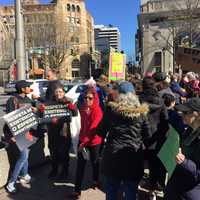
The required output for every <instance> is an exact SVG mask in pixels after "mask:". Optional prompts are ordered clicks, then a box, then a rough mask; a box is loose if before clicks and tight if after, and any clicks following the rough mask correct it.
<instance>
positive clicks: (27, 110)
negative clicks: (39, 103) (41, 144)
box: [3, 106, 38, 150]
mask: <svg viewBox="0 0 200 200" xmlns="http://www.w3.org/2000/svg"><path fill="white" fill-rule="evenodd" d="M3 119H4V120H5V122H6V123H7V125H8V127H9V129H10V131H11V133H12V134H13V136H14V137H15V139H16V144H17V146H18V148H19V149H20V150H23V149H24V148H28V147H30V146H31V145H32V144H34V143H35V142H36V141H37V138H36V137H34V136H32V135H31V133H30V132H29V131H30V129H32V128H33V129H35V128H37V125H38V120H37V118H36V116H35V114H34V113H33V111H32V108H31V106H24V107H22V108H20V109H17V110H15V111H13V112H10V113H8V114H7V115H5V116H4V117H3Z"/></svg>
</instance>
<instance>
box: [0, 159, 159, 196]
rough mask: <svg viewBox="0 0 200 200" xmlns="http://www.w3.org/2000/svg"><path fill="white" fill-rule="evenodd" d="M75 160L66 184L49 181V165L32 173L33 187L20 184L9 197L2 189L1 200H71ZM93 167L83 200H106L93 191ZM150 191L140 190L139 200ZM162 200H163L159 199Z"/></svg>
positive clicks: (85, 180)
mask: <svg viewBox="0 0 200 200" xmlns="http://www.w3.org/2000/svg"><path fill="white" fill-rule="evenodd" d="M75 163H76V161H75V159H74V158H72V159H71V164H70V170H69V177H68V180H67V181H66V182H65V183H61V182H53V181H51V180H49V179H48V173H49V171H50V166H49V164H46V165H44V166H41V167H39V168H37V169H33V170H32V171H31V176H32V177H34V180H33V182H32V183H31V185H23V186H22V185H20V184H18V189H19V191H20V192H19V193H17V194H15V195H9V194H8V193H7V192H6V191H5V189H4V188H2V189H0V199H1V200H71V199H70V198H69V197H68V195H69V194H70V193H71V192H72V191H73V188H74V184H73V183H74V176H75ZM91 183H92V182H91V166H90V165H89V164H88V165H87V166H86V173H85V177H84V181H83V192H82V195H81V200H105V194H104V193H103V192H102V191H100V190H94V189H91V188H90V186H91ZM147 199H148V191H147V190H140V191H139V198H138V200H147ZM157 200H162V198H157Z"/></svg>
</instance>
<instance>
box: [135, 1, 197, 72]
mask: <svg viewBox="0 0 200 200" xmlns="http://www.w3.org/2000/svg"><path fill="white" fill-rule="evenodd" d="M191 2H193V3H191V4H190V5H189V4H188V5H187V4H186V3H185V1H183V0H143V1H141V5H140V14H139V15H138V31H137V34H136V60H137V61H138V62H139V65H140V66H141V68H142V71H143V73H145V72H146V71H164V72H169V71H177V70H178V68H179V66H177V65H176V62H175V58H176V49H177V48H178V47H179V46H187V45H188V44H189V46H190V47H191V48H193V47H196V48H199V47H200V37H199V31H198V30H197V28H196V27H199V26H200V23H199V18H200V9H199V7H200V4H199V3H198V2H196V3H194V1H191ZM189 13H190V14H189Z"/></svg>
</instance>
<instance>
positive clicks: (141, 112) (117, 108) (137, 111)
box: [108, 101, 149, 119]
mask: <svg viewBox="0 0 200 200" xmlns="http://www.w3.org/2000/svg"><path fill="white" fill-rule="evenodd" d="M108 106H110V107H111V109H112V111H113V112H115V113H118V114H121V115H122V116H123V117H126V118H132V119H133V118H138V117H140V116H145V115H147V113H148V112H149V106H148V105H147V104H141V105H139V106H138V107H136V106H132V105H127V104H125V103H124V102H114V101H112V102H109V103H108Z"/></svg>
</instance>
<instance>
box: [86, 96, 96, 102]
mask: <svg viewBox="0 0 200 200" xmlns="http://www.w3.org/2000/svg"><path fill="white" fill-rule="evenodd" d="M84 99H86V100H87V99H88V100H90V101H91V100H93V99H94V98H93V97H89V96H85V97H84Z"/></svg>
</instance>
